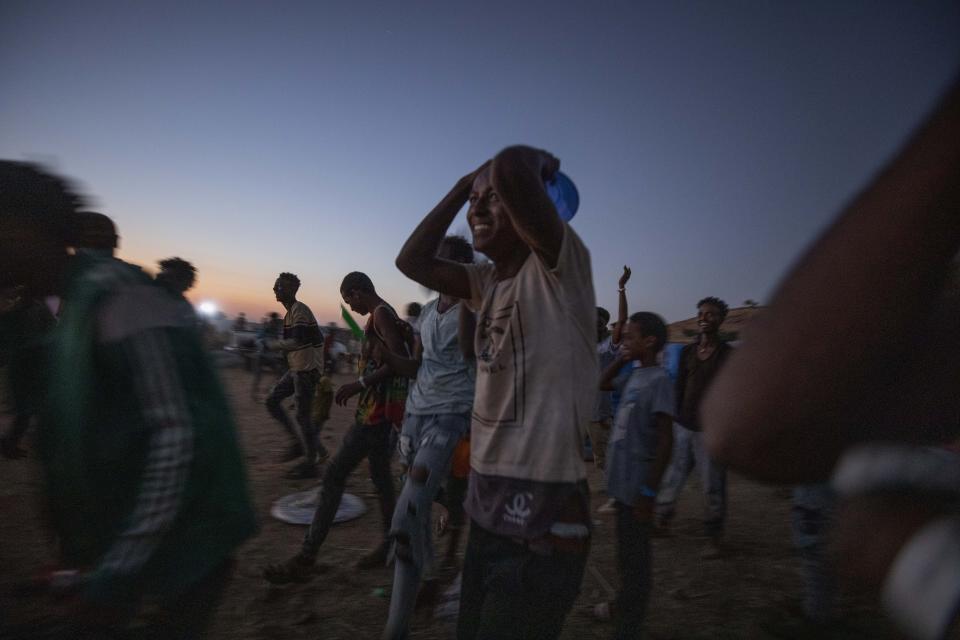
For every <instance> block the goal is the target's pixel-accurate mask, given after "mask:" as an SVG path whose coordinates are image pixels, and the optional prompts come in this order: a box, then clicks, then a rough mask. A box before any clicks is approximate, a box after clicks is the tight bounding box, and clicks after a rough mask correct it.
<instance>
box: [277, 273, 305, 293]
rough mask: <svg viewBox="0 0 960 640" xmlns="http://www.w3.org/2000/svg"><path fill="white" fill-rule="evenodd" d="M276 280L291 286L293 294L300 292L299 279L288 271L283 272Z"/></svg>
mask: <svg viewBox="0 0 960 640" xmlns="http://www.w3.org/2000/svg"><path fill="white" fill-rule="evenodd" d="M277 280H284V281H286V282H289V283H290V284H292V285H293V290H294V292H297V291H299V290H300V278H298V277H297V276H296V275H295V274H292V273H290V272H289V271H284V272H283V273H281V274H280V275H278V276H277Z"/></svg>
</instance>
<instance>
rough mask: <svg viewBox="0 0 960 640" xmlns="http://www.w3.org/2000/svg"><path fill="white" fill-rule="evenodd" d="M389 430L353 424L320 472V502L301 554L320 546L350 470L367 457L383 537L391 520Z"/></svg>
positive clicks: (390, 428)
mask: <svg viewBox="0 0 960 640" xmlns="http://www.w3.org/2000/svg"><path fill="white" fill-rule="evenodd" d="M391 431H393V428H392V427H391V426H390V425H389V424H387V423H384V424H377V425H363V424H354V425H353V426H352V427H350V430H349V431H347V433H346V435H345V436H344V437H343V442H341V443H340V449H339V450H337V453H336V455H334V456H333V459H332V460H331V461H330V463H329V464H328V465H327V469H326V471H324V473H323V488H322V489H321V490H320V503H319V504H318V505H317V510H316V511H315V512H314V513H313V522H311V523H310V528H309V529H308V530H307V535H306V537H304V539H303V553H305V554H308V555H311V556H315V555H317V552H318V551H319V550H320V545H322V544H323V541H324V540H326V538H327V534H328V533H329V532H330V526H331V525H332V524H333V518H334V516H336V515H337V509H338V508H339V507H340V499H341V498H342V497H343V490H344V488H345V487H346V483H347V478H348V477H349V476H350V474H351V473H352V472H353V470H354V469H356V468H357V466H358V465H359V464H360V463H361V462H362V461H363V459H364V458H367V461H368V462H369V464H370V479H371V480H373V485H374V486H375V487H376V488H377V493H378V494H379V496H380V513H381V517H382V521H381V524H382V526H383V534H384V538H386V534H387V531H388V530H389V529H390V522H391V519H392V518H393V505H394V490H393V478H391V477H390V432H391Z"/></svg>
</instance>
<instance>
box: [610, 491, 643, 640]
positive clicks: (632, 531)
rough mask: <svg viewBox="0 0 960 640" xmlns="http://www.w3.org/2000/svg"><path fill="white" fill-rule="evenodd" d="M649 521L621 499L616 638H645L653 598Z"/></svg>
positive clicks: (621, 639)
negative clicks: (646, 622) (643, 520)
mask: <svg viewBox="0 0 960 640" xmlns="http://www.w3.org/2000/svg"><path fill="white" fill-rule="evenodd" d="M650 529H651V524H650V523H649V522H641V521H639V520H637V518H636V516H634V514H633V508H632V507H630V506H628V505H625V504H623V503H622V502H617V561H618V564H619V566H620V593H619V594H618V595H617V602H616V605H615V607H614V613H615V615H616V617H617V621H616V622H617V631H616V634H615V635H614V638H616V639H617V640H627V639H634V638H642V637H643V621H644V618H645V617H646V614H647V603H648V602H649V601H650V576H651V571H652V565H651V558H650Z"/></svg>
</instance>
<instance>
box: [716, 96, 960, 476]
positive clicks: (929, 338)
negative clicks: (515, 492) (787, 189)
mask: <svg viewBox="0 0 960 640" xmlns="http://www.w3.org/2000/svg"><path fill="white" fill-rule="evenodd" d="M958 140H960V85H955V86H954V87H953V88H952V89H951V91H950V92H949V94H948V95H947V96H946V98H945V99H944V101H943V102H942V103H941V105H940V107H939V108H938V110H937V111H936V113H935V114H934V115H933V116H932V117H931V118H930V119H929V120H928V121H927V122H926V123H925V124H924V125H923V126H922V127H921V128H920V130H919V131H918V132H917V133H916V134H915V135H914V136H913V138H912V139H911V140H910V142H909V143H908V144H907V146H906V147H905V148H904V149H903V150H902V151H901V152H900V154H899V155H898V156H897V157H896V158H895V159H894V161H893V162H892V163H891V164H890V165H889V166H888V167H886V168H885V169H884V170H883V171H882V172H881V173H880V174H879V175H878V176H877V178H876V179H875V180H874V181H873V182H872V183H871V184H870V185H869V186H868V187H867V188H866V189H865V190H864V191H862V192H861V193H860V194H859V195H858V196H857V197H856V198H855V199H854V200H853V202H852V203H851V204H850V205H849V206H848V207H847V208H846V210H845V211H844V212H843V213H842V214H841V215H840V217H839V218H838V219H837V220H836V222H834V223H833V225H832V226H831V227H830V228H829V229H828V230H827V231H826V232H825V233H824V234H823V235H822V236H821V237H820V239H819V240H817V241H816V243H815V244H814V245H813V247H812V248H810V249H809V250H808V251H807V253H806V254H805V255H804V256H802V257H801V259H800V261H799V262H798V263H797V265H796V266H795V267H794V269H793V271H792V272H791V273H790V274H789V275H788V276H787V278H786V280H784V282H783V283H782V284H781V285H780V287H779V289H778V291H777V293H776V294H775V296H774V298H773V302H772V304H771V306H770V309H769V310H767V311H766V312H765V313H764V314H763V315H762V316H761V317H759V318H758V319H757V320H756V322H755V324H754V325H752V326H751V328H750V332H749V335H748V336H747V337H748V339H747V340H746V341H745V342H744V345H743V348H742V349H739V350H738V351H737V353H736V354H735V355H734V356H733V357H732V358H731V359H730V362H729V363H728V364H727V366H726V368H725V370H724V371H723V372H722V373H721V374H720V375H719V377H718V378H717V379H716V380H715V381H714V384H713V385H712V387H711V389H710V392H709V393H708V394H707V397H706V399H705V400H704V405H703V413H704V416H705V431H706V438H707V444H708V446H709V448H710V450H711V452H712V454H713V455H714V456H716V457H717V458H718V459H719V460H721V461H722V462H725V463H727V464H729V465H730V466H732V467H735V468H738V469H740V470H742V471H744V472H746V473H749V474H750V475H753V476H756V477H758V478H761V479H764V480H772V481H780V482H806V481H816V480H822V479H824V478H826V477H827V474H828V473H829V472H830V470H831V468H832V467H833V466H834V463H835V462H836V461H837V459H838V458H839V457H840V455H841V453H842V451H843V450H844V449H845V448H847V447H848V446H850V445H851V444H854V443H857V442H861V441H864V440H872V439H897V440H904V441H912V442H927V443H936V442H945V441H947V440H949V439H951V438H955V437H956V433H957V430H958V426H960V425H958V410H960V394H958V393H957V392H956V390H957V389H958V388H960V366H958V365H957V362H958V357H960V333H958V332H957V331H956V327H957V318H958V315H957V312H958V306H957V296H956V295H955V294H954V295H953V296H945V295H943V293H944V289H945V287H944V283H945V279H946V277H947V274H948V271H949V266H950V263H951V260H952V259H953V257H954V256H955V255H956V253H957V250H958V248H960V145H958V143H957V141H958Z"/></svg>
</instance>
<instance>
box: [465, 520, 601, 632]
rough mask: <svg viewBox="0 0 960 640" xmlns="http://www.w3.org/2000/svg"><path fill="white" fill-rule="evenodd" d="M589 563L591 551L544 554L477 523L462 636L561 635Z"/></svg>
mask: <svg viewBox="0 0 960 640" xmlns="http://www.w3.org/2000/svg"><path fill="white" fill-rule="evenodd" d="M586 566H587V551H586V550H584V551H578V552H561V551H553V552H552V553H550V554H549V555H540V554H537V553H534V552H533V551H531V550H530V548H529V547H528V546H527V545H526V544H523V543H522V542H518V541H515V540H513V539H512V538H506V537H504V536H498V535H496V534H493V533H490V532H489V531H486V530H484V529H483V528H481V527H480V526H478V525H477V524H476V523H475V522H471V525H470V537H469V538H468V540H467V552H466V557H465V558H464V562H463V584H462V587H461V591H460V616H459V620H458V622H457V638H458V640H494V639H496V640H552V639H554V638H558V637H559V636H560V632H561V630H562V629H563V622H564V619H565V618H566V617H567V613H569V611H570V609H571V608H572V607H573V603H574V601H575V600H576V599H577V594H579V593H580V583H581V582H582V581H583V572H584V569H585V568H586Z"/></svg>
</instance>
